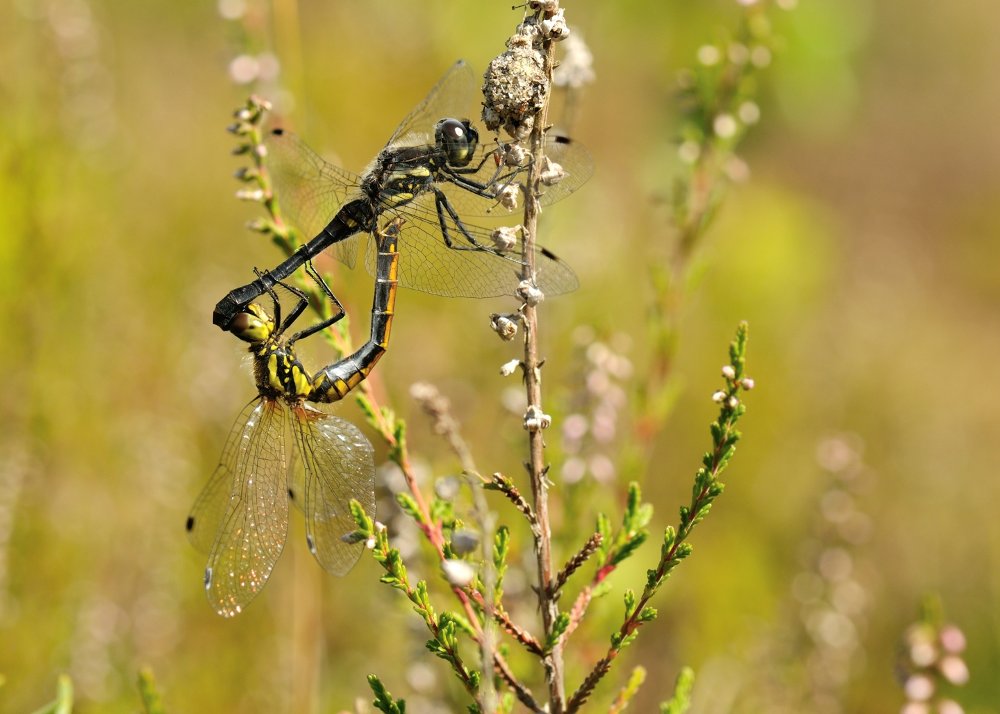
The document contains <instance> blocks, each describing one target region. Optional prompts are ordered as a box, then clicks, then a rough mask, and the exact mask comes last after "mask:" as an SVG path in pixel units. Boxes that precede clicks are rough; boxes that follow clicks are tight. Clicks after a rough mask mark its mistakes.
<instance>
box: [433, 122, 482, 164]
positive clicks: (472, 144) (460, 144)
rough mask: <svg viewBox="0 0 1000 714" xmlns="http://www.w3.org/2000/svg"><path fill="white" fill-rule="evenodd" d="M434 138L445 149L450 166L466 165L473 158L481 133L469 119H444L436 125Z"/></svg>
mask: <svg viewBox="0 0 1000 714" xmlns="http://www.w3.org/2000/svg"><path fill="white" fill-rule="evenodd" d="M434 139H435V141H436V142H437V144H438V146H439V147H441V149H443V150H444V153H445V157H446V159H447V161H448V164H449V165H450V166H460V167H461V166H465V165H466V164H468V163H469V162H470V161H471V160H472V156H473V154H475V152H476V144H477V143H478V142H479V133H478V132H477V131H476V130H475V129H474V128H473V126H472V124H471V123H470V122H469V121H468V120H465V121H459V120H458V119H442V120H441V121H439V122H438V123H437V125H436V126H435V127H434Z"/></svg>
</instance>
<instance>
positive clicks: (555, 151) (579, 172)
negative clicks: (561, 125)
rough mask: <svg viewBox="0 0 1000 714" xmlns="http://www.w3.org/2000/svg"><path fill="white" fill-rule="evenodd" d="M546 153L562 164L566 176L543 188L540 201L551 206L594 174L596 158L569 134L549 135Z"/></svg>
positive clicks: (552, 159)
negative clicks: (568, 135)
mask: <svg viewBox="0 0 1000 714" xmlns="http://www.w3.org/2000/svg"><path fill="white" fill-rule="evenodd" d="M545 155H546V156H547V157H548V158H549V160H550V161H553V162H555V163H557V164H559V165H560V166H562V169H563V171H565V176H564V177H563V179H562V180H561V181H559V183H557V184H555V185H553V186H546V187H544V188H543V189H542V195H541V196H540V197H539V199H538V202H539V203H541V204H542V205H543V206H550V205H552V204H553V203H555V202H556V201H561V200H562V199H564V198H566V196H568V195H570V194H571V193H573V192H574V191H576V190H577V189H578V188H580V187H581V186H582V185H583V184H585V183H587V181H588V180H589V179H590V177H591V176H592V175H593V174H594V160H593V158H591V156H590V152H589V151H587V148H586V147H585V146H584V145H583V144H581V143H580V142H578V141H573V140H572V139H570V138H569V137H567V136H561V135H558V134H556V135H550V136H548V137H547V138H546V140H545Z"/></svg>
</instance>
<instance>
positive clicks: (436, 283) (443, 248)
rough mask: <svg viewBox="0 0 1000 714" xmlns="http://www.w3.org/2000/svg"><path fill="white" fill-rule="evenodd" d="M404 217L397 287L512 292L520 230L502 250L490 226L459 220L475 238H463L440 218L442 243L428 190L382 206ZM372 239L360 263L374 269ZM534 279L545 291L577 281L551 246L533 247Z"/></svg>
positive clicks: (517, 276) (569, 287) (517, 277)
mask: <svg viewBox="0 0 1000 714" xmlns="http://www.w3.org/2000/svg"><path fill="white" fill-rule="evenodd" d="M386 215H389V216H392V215H398V216H400V217H402V218H403V219H404V221H405V223H404V224H403V228H402V230H401V231H400V237H399V268H398V280H399V284H400V285H401V286H402V287H406V288H411V289H414V290H420V291H422V292H426V293H431V294H433V295H447V296H451V297H475V298H482V297H500V296H505V295H514V293H515V291H516V289H517V286H518V283H520V282H521V268H522V261H521V236H520V232H518V233H517V242H516V244H515V245H514V246H513V247H512V248H511V249H510V250H508V251H504V252H500V251H499V250H497V249H496V248H494V241H493V238H492V236H491V234H492V232H493V230H494V229H493V228H491V227H487V226H481V225H474V224H471V223H468V222H466V221H464V220H463V221H462V225H463V226H464V227H465V230H466V232H468V233H469V234H470V235H471V236H472V238H473V239H474V240H475V242H476V243H475V244H472V243H470V242H469V239H468V237H466V236H465V235H464V234H463V233H462V232H461V230H460V229H459V227H458V225H457V224H456V222H455V220H454V219H453V218H451V217H450V216H448V215H447V214H446V215H445V219H444V223H445V226H446V227H447V230H448V234H449V236H450V238H451V241H452V244H453V245H454V246H455V247H454V248H449V247H448V245H446V244H445V240H444V237H443V235H442V232H441V226H440V223H439V219H438V214H437V210H436V208H435V207H434V198H433V196H432V195H427V196H421V197H420V198H418V199H417V200H416V201H414V202H413V203H410V204H408V205H406V206H404V207H402V208H400V209H394V210H392V211H386ZM376 256H377V253H376V250H375V242H374V241H373V240H369V241H368V243H367V248H366V249H365V268H366V269H367V270H368V272H369V274H371V275H375V265H376V262H375V261H376ZM535 256H536V258H535V265H536V282H537V285H538V287H539V288H540V289H541V290H542V292H544V293H545V294H546V295H550V296H555V295H562V294H564V293H568V292H572V291H573V290H576V288H577V287H579V281H578V280H577V277H576V273H574V272H573V269H572V268H571V267H570V266H569V264H568V263H566V261H564V260H562V259H561V258H559V257H558V256H556V255H555V253H553V252H552V251H550V250H548V249H546V248H542V247H536V249H535Z"/></svg>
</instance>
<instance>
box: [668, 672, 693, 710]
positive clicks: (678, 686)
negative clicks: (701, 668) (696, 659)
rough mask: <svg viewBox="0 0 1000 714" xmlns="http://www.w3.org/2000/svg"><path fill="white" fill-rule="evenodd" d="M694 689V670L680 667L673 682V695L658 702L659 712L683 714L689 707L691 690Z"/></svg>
mask: <svg viewBox="0 0 1000 714" xmlns="http://www.w3.org/2000/svg"><path fill="white" fill-rule="evenodd" d="M693 689H694V670H693V669H691V668H690V667H682V668H681V671H680V673H679V674H678V675H677V682H676V683H675V684H674V696H673V697H671V698H670V699H669V700H668V701H666V702H663V703H662V704H660V714H684V713H685V712H686V711H687V710H688V709H689V708H690V707H691V691H692V690H693Z"/></svg>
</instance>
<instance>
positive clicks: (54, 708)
mask: <svg viewBox="0 0 1000 714" xmlns="http://www.w3.org/2000/svg"><path fill="white" fill-rule="evenodd" d="M72 711H73V682H72V681H71V680H70V678H69V676H68V675H65V674H60V675H59V680H58V682H57V684H56V698H55V699H53V700H52V701H51V702H49V703H48V704H46V705H45V706H43V707H41V708H40V709H36V710H35V711H34V712H32V714H72Z"/></svg>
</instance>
